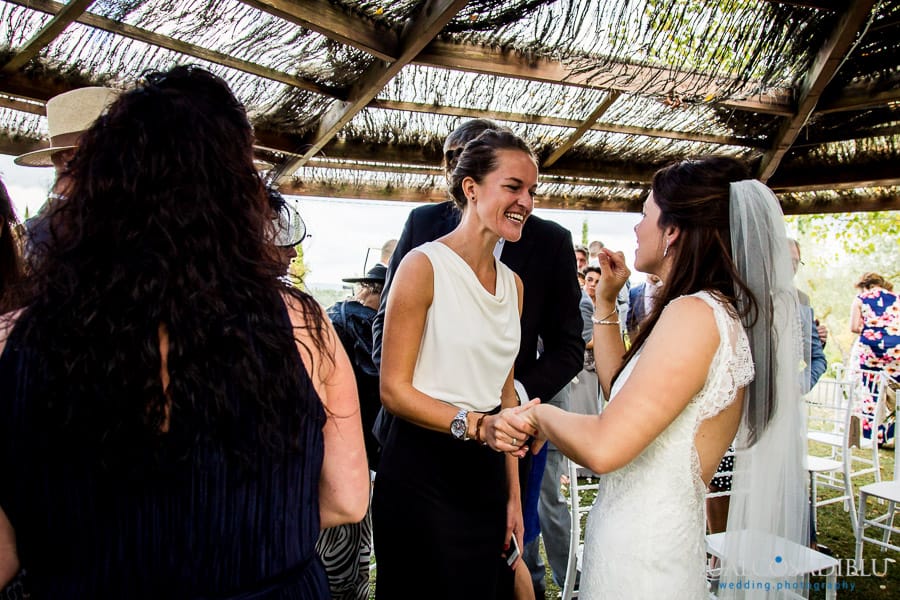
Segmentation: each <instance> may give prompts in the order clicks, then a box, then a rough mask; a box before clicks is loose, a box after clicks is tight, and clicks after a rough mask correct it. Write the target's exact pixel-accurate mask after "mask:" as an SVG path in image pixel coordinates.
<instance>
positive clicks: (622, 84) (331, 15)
mask: <svg viewBox="0 0 900 600" xmlns="http://www.w3.org/2000/svg"><path fill="white" fill-rule="evenodd" d="M8 1H9V2H11V3H13V4H17V5H19V6H26V7H29V8H32V9H35V10H40V11H41V12H46V13H49V14H57V13H58V12H59V11H60V10H61V9H62V7H63V6H64V5H62V4H60V3H57V2H54V1H53V0H8ZM245 3H246V4H247V5H248V6H253V7H254V8H257V9H259V10H261V11H264V12H267V13H269V14H273V15H275V16H278V17H280V18H283V19H285V20H287V21H289V22H291V23H294V24H296V25H300V26H303V27H307V28H310V29H312V30H315V31H317V32H319V33H322V34H323V35H326V36H327V37H329V38H331V39H334V40H336V41H339V42H341V43H347V44H349V45H351V46H353V47H356V48H359V49H361V50H364V51H366V52H370V53H371V54H373V55H374V56H376V57H378V58H380V59H383V60H387V61H389V62H395V61H397V60H398V59H399V50H398V48H399V43H398V42H397V41H396V38H397V36H396V34H395V33H393V32H391V31H389V30H385V29H384V28H379V27H376V26H375V24H374V23H371V22H366V21H364V20H360V19H352V18H351V16H350V15H345V14H344V13H343V12H341V11H339V10H338V9H336V8H334V7H332V6H331V5H330V4H329V3H328V2H327V1H326V0H305V1H303V2H292V1H290V0H245ZM76 21H77V22H79V23H82V24H85V25H90V26H92V27H95V28H97V29H101V30H103V31H108V32H111V33H116V34H119V35H122V36H124V37H128V38H131V39H134V40H138V41H141V42H144V43H147V44H151V45H155V46H159V47H161V48H166V49H168V50H172V51H174V52H179V53H182V54H185V55H187V56H192V57H195V58H201V59H203V60H206V61H209V62H212V63H214V64H220V65H223V66H228V67H231V68H234V69H237V70H240V71H244V72H247V73H251V74H254V75H258V76H260V77H264V78H267V79H271V80H273V81H279V82H281V83H285V84H286V85H290V86H292V87H296V88H299V89H305V90H308V91H313V92H316V93H319V94H322V95H325V96H329V97H333V98H339V99H345V98H346V97H347V96H348V93H347V92H346V91H345V90H336V89H333V88H328V87H326V86H322V85H320V84H318V83H316V82H315V81H312V80H310V79H305V78H302V77H296V76H293V75H289V74H286V73H283V72H280V71H277V70H275V69H269V68H267V67H263V66H261V65H258V64H255V63H251V62H249V61H243V60H240V59H237V58H234V57H231V56H228V55H226V54H222V53H220V52H216V51H213V50H208V49H205V48H202V47H199V46H197V45H194V44H190V43H187V42H181V41H180V40H175V39H174V38H170V37H167V36H164V35H160V34H156V33H154V32H151V31H147V30H144V29H140V28H138V27H134V26H131V25H127V24H125V23H120V22H118V21H113V20H112V19H107V18H105V17H101V16H98V15H94V14H92V13H86V14H83V15H81V16H80V17H78V18H77V19H76ZM413 62H414V63H415V64H422V65H425V66H431V67H440V68H454V69H458V70H461V71H469V72H477V73H486V74H491V75H505V76H509V77H514V78H518V79H524V80H531V81H541V82H547V83H556V84H560V85H572V86H576V87H587V88H591V89H603V90H615V91H621V92H629V91H636V90H638V89H641V88H643V87H644V86H649V87H648V88H647V89H646V90H645V91H646V93H651V94H659V95H667V94H669V93H673V94H677V95H693V96H697V95H698V94H700V95H703V96H704V97H705V96H707V95H709V94H710V93H713V92H714V91H715V90H711V89H704V90H699V91H698V90H697V89H696V86H695V84H694V81H695V79H696V78H697V77H698V74H696V73H689V72H682V71H677V70H673V69H663V68H658V67H647V66H639V65H628V64H624V63H614V64H613V65H611V66H610V67H609V68H607V69H604V70H603V71H602V72H594V73H584V74H572V72H571V69H570V68H569V67H567V66H566V65H564V64H562V63H561V62H559V61H555V60H549V59H540V60H538V61H531V60H529V59H526V58H523V57H521V56H518V55H514V54H511V53H504V52H500V51H496V50H492V49H489V48H484V47H481V46H476V45H472V44H456V43H448V42H437V41H435V42H431V43H430V44H428V45H427V46H426V48H425V49H424V50H423V52H422V53H420V54H419V56H417V57H416V58H415V60H414V61H413ZM727 83H728V82H725V85H727ZM718 105H721V106H724V107H726V108H734V109H737V110H744V111H753V112H762V113H768V114H777V115H789V114H793V110H792V103H791V98H790V91H789V90H780V91H777V92H774V93H773V94H771V95H766V96H751V97H749V98H747V99H743V100H727V101H724V102H720V103H718Z"/></svg>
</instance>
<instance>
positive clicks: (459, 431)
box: [450, 417, 466, 440]
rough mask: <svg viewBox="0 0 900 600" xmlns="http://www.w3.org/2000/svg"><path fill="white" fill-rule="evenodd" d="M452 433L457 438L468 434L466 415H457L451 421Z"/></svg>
mask: <svg viewBox="0 0 900 600" xmlns="http://www.w3.org/2000/svg"><path fill="white" fill-rule="evenodd" d="M450 433H452V434H453V437H455V438H456V439H459V440H461V439H463V437H465V435H466V418H465V417H462V418H460V417H456V418H455V419H453V421H452V422H451V423H450Z"/></svg>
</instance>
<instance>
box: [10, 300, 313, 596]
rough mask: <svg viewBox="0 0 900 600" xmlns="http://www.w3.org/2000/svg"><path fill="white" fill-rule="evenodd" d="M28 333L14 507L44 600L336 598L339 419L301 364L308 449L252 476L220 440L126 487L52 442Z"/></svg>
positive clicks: (271, 461) (26, 558) (14, 392)
mask: <svg viewBox="0 0 900 600" xmlns="http://www.w3.org/2000/svg"><path fill="white" fill-rule="evenodd" d="M285 316H286V315H285ZM21 330H22V328H21V327H17V328H16V329H14V330H13V332H12V334H11V336H10V338H9V340H8V341H7V344H6V349H5V351H4V353H3V354H2V356H0V390H2V394H0V469H2V471H0V472H2V473H3V485H2V486H0V506H2V508H3V510H4V511H5V512H6V514H7V516H8V517H9V519H10V521H11V523H12V525H13V527H14V528H15V531H16V538H17V544H18V550H19V558H20V560H21V563H22V566H23V568H25V569H26V570H27V571H28V582H27V585H28V587H29V589H30V591H31V593H32V598H35V599H40V598H54V599H65V598H185V599H187V598H192V599H198V600H199V599H210V600H211V599H213V598H215V599H234V600H238V599H239V600H251V599H253V600H262V599H266V600H268V599H285V600H287V599H291V600H295V599H297V600H298V599H304V600H310V599H321V598H328V597H329V593H328V582H327V579H326V577H325V572H324V569H323V568H322V565H321V563H320V562H319V559H318V557H317V555H316V553H315V543H316V538H317V537H318V535H319V498H318V489H319V474H320V471H321V466H322V458H323V449H324V446H323V443H324V442H323V438H322V425H323V423H324V418H325V415H324V409H323V408H322V405H321V402H320V401H319V398H318V395H316V392H315V389H314V388H313V386H312V383H311V382H310V380H309V377H308V375H307V374H306V372H305V370H304V367H303V364H302V362H301V361H300V358H299V356H298V358H297V363H298V368H299V369H301V370H303V374H302V376H301V377H300V388H301V389H298V390H297V394H298V398H305V399H309V398H310V397H312V398H314V402H312V405H313V406H315V407H316V409H315V411H314V414H313V416H312V418H308V419H306V420H305V422H304V423H302V425H301V426H300V433H299V435H300V437H299V440H298V442H299V449H300V451H299V452H296V451H293V452H292V451H285V452H283V453H280V454H277V455H276V456H272V455H271V454H272V453H271V452H262V451H260V452H259V453H257V454H258V455H257V456H255V457H253V459H252V460H253V462H254V464H252V465H251V468H250V469H249V470H248V469H239V468H238V467H237V466H235V464H234V462H233V461H230V460H227V459H226V457H225V456H224V452H223V451H222V450H221V449H220V448H217V447H214V446H213V445H212V444H210V445H207V446H204V447H200V448H197V449H195V451H194V456H193V457H192V458H191V459H190V460H180V461H179V460H175V461H173V463H172V464H170V465H165V468H164V469H163V470H161V471H160V472H159V473H156V474H155V475H147V476H146V477H142V478H131V480H128V481H125V480H123V479H121V478H117V477H115V476H112V475H110V474H109V473H108V472H107V471H104V470H102V469H99V468H98V467H97V466H96V464H95V461H91V460H87V459H85V458H84V453H82V452H79V450H78V448H73V449H72V452H71V453H65V454H66V455H65V456H59V455H57V454H59V453H58V452H55V453H52V454H53V455H51V453H49V452H48V450H47V445H46V444H44V443H43V442H41V441H40V440H42V439H46V438H47V436H46V432H45V431H43V429H42V427H41V422H40V419H37V418H36V415H37V413H38V411H37V410H36V409H35V405H38V404H39V403H40V400H39V399H37V398H34V397H33V395H30V393H29V392H30V390H32V389H34V385H33V382H34V381H36V377H38V373H37V368H36V364H37V363H36V361H35V360H34V351H33V350H29V348H27V347H24V346H23V345H22V343H21V340H20V336H18V335H17V332H18V331H21ZM41 400H42V399H41Z"/></svg>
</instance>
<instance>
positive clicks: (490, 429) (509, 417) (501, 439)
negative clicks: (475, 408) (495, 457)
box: [481, 398, 540, 458]
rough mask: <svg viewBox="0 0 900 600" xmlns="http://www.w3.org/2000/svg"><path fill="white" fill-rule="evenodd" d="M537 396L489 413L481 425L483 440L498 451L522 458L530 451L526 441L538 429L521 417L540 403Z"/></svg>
mask: <svg viewBox="0 0 900 600" xmlns="http://www.w3.org/2000/svg"><path fill="white" fill-rule="evenodd" d="M539 402H540V400H538V399H537V398H535V399H533V400H531V401H530V402H527V403H526V404H523V405H521V406H516V407H513V408H504V409H503V410H501V411H500V413H499V414H496V415H488V416H487V417H485V419H484V423H482V425H481V428H482V429H481V439H482V441H483V442H484V443H485V444H487V445H488V446H490V447H491V448H493V449H494V450H496V451H497V452H508V453H510V454H512V455H513V456H516V457H517V458H522V457H523V456H525V454H526V453H527V452H528V447H527V446H526V445H525V442H526V441H527V440H528V438H529V437H531V436H533V435H534V434H535V433H536V430H535V429H534V428H533V427H532V426H531V425H530V424H529V423H528V422H527V421H526V420H524V419H523V418H522V417H521V414H522V412H523V411H525V410H527V409H528V408H529V407H531V406H534V405H536V404H538V403H539Z"/></svg>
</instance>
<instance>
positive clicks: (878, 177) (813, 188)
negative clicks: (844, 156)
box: [769, 161, 900, 196]
mask: <svg viewBox="0 0 900 600" xmlns="http://www.w3.org/2000/svg"><path fill="white" fill-rule="evenodd" d="M895 185H900V169H898V168H897V165H896V163H895V162H893V161H885V162H882V163H874V164H870V165H864V166H855V165H836V166H829V167H828V168H827V169H814V168H805V169H802V170H801V169H798V170H796V171H793V172H787V173H783V172H781V171H779V172H778V174H777V175H776V176H774V177H772V179H771V180H770V181H769V187H771V188H772V189H773V190H774V191H775V192H778V193H780V192H822V191H829V190H853V189H861V188H871V187H890V186H895ZM898 196H900V194H898Z"/></svg>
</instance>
